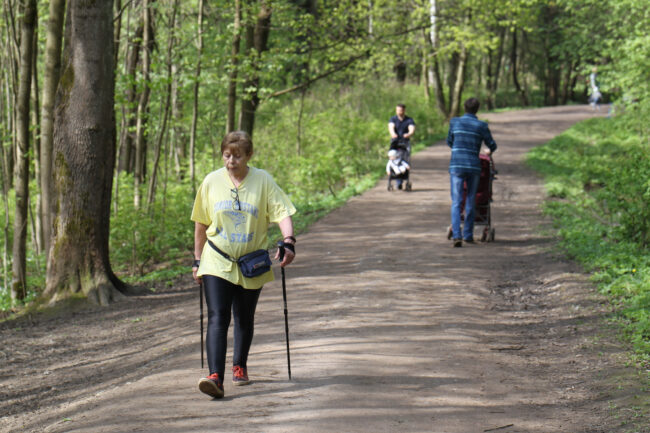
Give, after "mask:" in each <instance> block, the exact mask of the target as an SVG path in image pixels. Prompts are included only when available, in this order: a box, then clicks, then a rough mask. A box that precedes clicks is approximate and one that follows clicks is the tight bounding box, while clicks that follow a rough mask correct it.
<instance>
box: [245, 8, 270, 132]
mask: <svg viewBox="0 0 650 433" xmlns="http://www.w3.org/2000/svg"><path fill="white" fill-rule="evenodd" d="M271 12H272V10H271V6H270V5H268V4H267V3H266V2H265V1H263V2H262V4H261V7H260V11H259V13H258V14H257V22H256V23H255V27H254V28H253V27H252V26H250V25H249V26H248V28H247V31H246V54H248V55H252V56H253V59H252V62H251V63H252V67H251V69H252V72H251V75H249V77H248V78H247V79H246V82H245V83H244V89H247V90H246V93H245V94H244V95H243V97H242V102H241V112H240V113H239V129H241V130H243V131H246V132H248V133H249V134H250V136H251V137H252V136H253V129H254V127H255V111H256V110H257V106H258V105H259V102H260V99H259V95H258V88H259V84H260V77H259V71H260V62H261V59H260V57H261V56H262V53H264V52H265V51H266V50H267V43H268V40H269V31H270V30H271ZM251 48H254V49H255V52H254V53H251V51H252V50H251Z"/></svg>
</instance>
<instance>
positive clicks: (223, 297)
mask: <svg viewBox="0 0 650 433" xmlns="http://www.w3.org/2000/svg"><path fill="white" fill-rule="evenodd" d="M202 278H203V287H204V289H205V302H206V304H207V306H208V332H207V335H206V339H205V348H206V351H207V352H208V367H209V368H210V374H212V373H217V374H219V378H220V379H221V380H223V377H224V376H223V375H224V370H225V368H226V348H227V345H228V327H229V326H230V312H231V310H232V315H233V317H234V318H235V327H234V343H235V347H234V349H233V356H232V358H233V359H232V363H233V365H239V366H241V367H243V368H246V361H247V359H248V352H249V350H250V347H251V343H252V342H253V330H254V322H255V307H257V300H258V299H259V297H260V293H261V292H262V288H259V289H254V290H251V289H244V288H243V287H242V286H238V285H236V284H233V283H231V282H230V281H226V280H224V279H223V278H219V277H215V276H213V275H203V277H202Z"/></svg>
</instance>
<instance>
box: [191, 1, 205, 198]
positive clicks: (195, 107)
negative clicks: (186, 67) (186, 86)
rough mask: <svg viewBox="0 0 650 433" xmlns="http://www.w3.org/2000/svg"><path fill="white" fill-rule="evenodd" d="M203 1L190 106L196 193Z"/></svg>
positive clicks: (194, 189)
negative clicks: (192, 101)
mask: <svg viewBox="0 0 650 433" xmlns="http://www.w3.org/2000/svg"><path fill="white" fill-rule="evenodd" d="M203 7H204V3H203V0H199V14H198V23H197V27H198V29H197V38H198V40H197V47H196V48H197V51H198V52H197V56H196V69H195V70H194V103H193V105H192V127H191V130H190V182H191V184H192V190H193V191H196V185H195V182H196V179H195V178H196V167H195V161H194V154H195V152H196V125H197V122H198V118H199V79H200V78H201V55H202V54H203Z"/></svg>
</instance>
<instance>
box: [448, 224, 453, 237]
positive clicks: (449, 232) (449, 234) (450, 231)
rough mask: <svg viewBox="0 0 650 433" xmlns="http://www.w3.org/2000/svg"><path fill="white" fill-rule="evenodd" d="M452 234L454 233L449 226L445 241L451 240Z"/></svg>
mask: <svg viewBox="0 0 650 433" xmlns="http://www.w3.org/2000/svg"><path fill="white" fill-rule="evenodd" d="M453 234H454V232H453V230H452V229H451V226H449V228H448V229H447V239H451V237H452V235H453Z"/></svg>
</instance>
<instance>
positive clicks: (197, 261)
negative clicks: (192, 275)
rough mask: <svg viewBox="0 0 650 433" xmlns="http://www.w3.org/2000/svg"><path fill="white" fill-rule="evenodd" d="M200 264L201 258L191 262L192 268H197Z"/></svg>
mask: <svg viewBox="0 0 650 433" xmlns="http://www.w3.org/2000/svg"><path fill="white" fill-rule="evenodd" d="M200 264H201V260H194V261H193V262H192V268H198V267H199V265H200Z"/></svg>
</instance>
